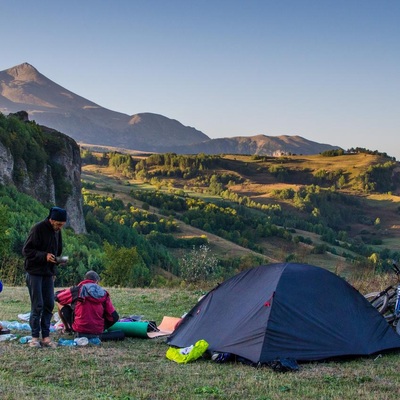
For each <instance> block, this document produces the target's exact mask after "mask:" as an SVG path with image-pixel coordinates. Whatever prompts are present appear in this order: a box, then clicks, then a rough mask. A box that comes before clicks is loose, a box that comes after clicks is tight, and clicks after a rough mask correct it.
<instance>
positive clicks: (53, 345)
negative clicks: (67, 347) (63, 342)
mask: <svg viewBox="0 0 400 400" xmlns="http://www.w3.org/2000/svg"><path fill="white" fill-rule="evenodd" d="M42 346H43V347H51V348H52V349H55V348H56V347H57V343H56V342H53V341H52V340H51V339H50V338H49V337H46V338H44V339H43V340H42Z"/></svg>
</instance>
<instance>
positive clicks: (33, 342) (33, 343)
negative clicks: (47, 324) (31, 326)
mask: <svg viewBox="0 0 400 400" xmlns="http://www.w3.org/2000/svg"><path fill="white" fill-rule="evenodd" d="M29 347H36V348H39V347H42V346H41V344H40V340H39V338H36V337H34V338H32V339H31V340H30V342H29Z"/></svg>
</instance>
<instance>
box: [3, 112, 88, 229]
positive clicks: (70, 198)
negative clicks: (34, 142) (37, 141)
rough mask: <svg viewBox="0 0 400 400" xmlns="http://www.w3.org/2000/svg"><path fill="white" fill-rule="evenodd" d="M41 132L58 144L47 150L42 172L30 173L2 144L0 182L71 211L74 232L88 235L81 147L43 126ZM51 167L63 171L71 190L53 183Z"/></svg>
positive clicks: (21, 115)
mask: <svg viewBox="0 0 400 400" xmlns="http://www.w3.org/2000/svg"><path fill="white" fill-rule="evenodd" d="M25 114H26V113H23V112H22V113H18V114H17V115H16V116H18V118H19V119H21V120H22V121H24V116H25ZM26 115H27V114H26ZM25 121H26V119H25ZM41 129H42V131H43V132H45V133H48V134H51V135H55V136H56V138H57V143H58V144H59V146H58V147H57V148H56V149H54V150H53V151H47V154H48V162H47V163H46V164H45V165H44V167H43V168H42V169H41V170H39V171H36V172H32V171H28V168H27V165H26V163H25V162H24V160H23V159H22V158H18V159H17V160H15V159H14V157H13V155H12V153H11V151H10V149H8V148H7V147H6V146H5V145H4V144H3V143H1V141H0V183H1V184H13V185H15V186H16V187H17V189H18V190H19V191H21V192H23V193H26V194H28V195H30V196H32V197H33V198H35V199H36V200H38V201H39V202H41V203H43V204H54V205H57V206H60V207H64V208H65V209H66V210H67V212H68V223H67V225H68V226H70V227H71V228H72V229H73V230H74V231H75V233H86V227H85V220H84V216H83V199H82V193H81V157H80V151H79V146H78V145H77V143H76V142H75V140H73V139H72V138H70V137H68V136H67V135H64V134H62V133H60V132H57V131H54V130H51V129H49V128H46V127H41ZM52 168H57V169H59V170H62V171H63V182H65V185H67V186H68V190H65V191H64V190H63V188H62V185H61V187H60V184H58V185H57V182H54V178H53V176H55V174H54V171H52ZM15 171H18V177H19V178H18V179H16V177H15ZM58 183H59V182H58ZM60 192H62V193H60Z"/></svg>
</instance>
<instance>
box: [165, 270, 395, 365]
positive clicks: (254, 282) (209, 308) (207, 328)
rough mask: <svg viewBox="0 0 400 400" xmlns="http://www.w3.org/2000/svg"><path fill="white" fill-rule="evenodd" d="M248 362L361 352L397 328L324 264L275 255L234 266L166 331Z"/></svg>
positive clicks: (388, 342)
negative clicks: (267, 261) (274, 260)
mask: <svg viewBox="0 0 400 400" xmlns="http://www.w3.org/2000/svg"><path fill="white" fill-rule="evenodd" d="M201 339H204V340H206V341H207V342H208V343H209V350H210V351H215V352H227V353H231V354H234V355H236V356H239V357H243V358H245V359H247V360H249V361H251V362H253V363H267V362H270V361H273V360H276V359H283V358H293V359H295V360H297V361H311V360H314V361H315V360H326V359H332V358H336V357H348V356H351V357H353V356H365V355H372V354H374V353H377V352H383V351H388V350H394V349H399V348H400V336H399V335H397V334H396V332H395V331H394V330H393V328H392V327H391V326H390V325H389V324H388V323H387V322H386V320H385V319H384V318H383V316H382V315H381V314H380V313H379V312H378V311H377V310H376V309H375V308H374V307H373V306H372V305H370V303H369V302H368V301H367V300H366V299H365V298H364V296H362V295H361V294H360V293H359V292H358V291H357V290H356V289H355V288H353V287H352V286H351V285H350V284H348V283H347V282H346V281H345V280H344V279H342V278H341V277H339V276H337V275H335V274H333V273H332V272H330V271H328V270H326V269H323V268H320V267H316V266H312V265H307V264H295V263H290V264H286V263H282V264H271V265H263V266H259V267H255V268H252V269H249V270H246V271H243V272H241V273H239V274H238V275H236V276H234V277H232V278H230V279H228V280H226V281H225V282H223V283H222V284H220V285H218V286H217V287H215V288H214V289H213V290H211V291H210V292H209V293H208V294H207V295H206V296H205V297H203V298H202V299H201V300H200V301H199V302H198V303H197V304H196V305H195V306H194V307H193V309H192V310H191V311H190V312H188V314H187V315H186V316H185V318H183V320H182V322H181V324H180V325H179V326H178V327H177V328H176V329H175V331H174V332H173V333H172V334H171V335H170V336H169V337H168V339H167V343H168V344H169V345H171V346H175V347H188V346H190V345H192V344H194V343H196V342H197V341H198V340H201Z"/></svg>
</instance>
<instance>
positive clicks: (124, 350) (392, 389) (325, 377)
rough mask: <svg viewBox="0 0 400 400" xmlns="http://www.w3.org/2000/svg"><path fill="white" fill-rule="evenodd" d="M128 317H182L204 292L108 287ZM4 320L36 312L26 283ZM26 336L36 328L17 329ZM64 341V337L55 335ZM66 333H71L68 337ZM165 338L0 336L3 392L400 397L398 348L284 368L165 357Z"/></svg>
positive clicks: (10, 298) (4, 297) (118, 397)
mask: <svg viewBox="0 0 400 400" xmlns="http://www.w3.org/2000/svg"><path fill="white" fill-rule="evenodd" d="M109 290H110V295H111V297H112V299H113V302H114V304H115V306H116V308H117V309H118V311H119V312H120V314H121V315H132V314H135V315H142V316H143V317H144V319H150V320H154V321H156V322H157V323H158V324H159V323H160V321H161V318H162V316H164V315H171V316H180V315H182V314H183V312H185V311H188V309H189V307H191V306H192V305H194V304H195V302H196V301H197V298H198V297H199V295H200V294H201V293H200V292H198V291H187V290H182V289H123V288H109ZM0 307H1V314H0V315H1V318H2V320H3V321H4V320H7V321H11V320H14V319H16V316H17V315H18V314H19V313H25V312H27V311H28V310H29V299H28V291H27V289H26V287H13V288H10V287H5V288H4V290H3V292H2V293H1V294H0ZM16 333H18V334H19V335H22V336H23V335H26V334H28V333H29V332H23V331H16ZM52 336H53V338H54V339H55V340H57V339H58V338H59V337H60V335H59V334H57V333H54V334H52ZM61 337H64V338H68V336H65V335H62V336H61ZM167 348H168V346H167V345H166V344H165V338H158V339H151V340H150V339H140V338H126V339H125V340H124V341H120V342H103V343H102V344H101V345H100V346H85V347H58V348H56V349H44V348H43V349H32V348H29V347H28V346H27V345H23V344H20V343H19V342H18V341H17V340H15V341H3V342H0V357H1V365H0V383H1V384H0V397H1V399H3V400H17V399H18V400H25V399H42V400H53V399H58V400H69V399H82V400H93V399H102V400H139V399H141V400H150V399H151V400H186V399H191V398H193V399H199V400H200V399H221V400H222V399H237V400H242V399H254V400H277V399H330V400H339V399H340V400H353V399H360V398H362V399H366V400H375V399H386V400H390V399H397V398H398V362H399V355H398V354H396V353H392V354H383V355H375V356H371V357H363V358H357V359H350V360H346V361H340V362H319V363H306V364H301V365H300V371H299V372H296V373H286V374H280V373H277V372H274V371H273V370H272V369H270V368H268V367H263V368H253V367H250V366H247V365H243V364H240V363H227V364H217V363H213V362H212V361H210V360H209V359H199V360H197V361H195V362H192V363H189V364H186V365H182V364H176V363H174V362H172V361H169V360H167V359H166V357H165V353H166V351H167Z"/></svg>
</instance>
